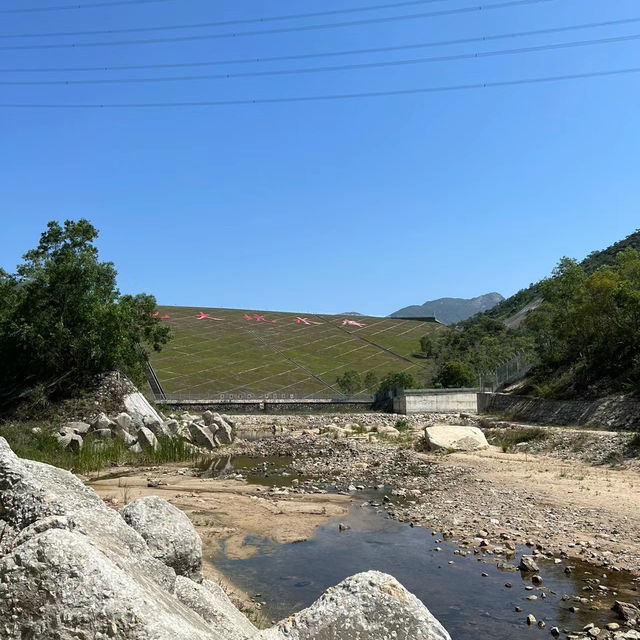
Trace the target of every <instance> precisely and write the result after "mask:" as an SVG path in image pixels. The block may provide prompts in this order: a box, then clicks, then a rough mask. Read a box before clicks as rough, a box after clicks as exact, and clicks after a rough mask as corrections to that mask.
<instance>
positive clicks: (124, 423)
mask: <svg viewBox="0 0 640 640" xmlns="http://www.w3.org/2000/svg"><path fill="white" fill-rule="evenodd" d="M116 423H117V425H118V426H119V427H120V428H121V429H123V430H124V431H127V432H128V433H135V431H136V428H135V426H134V424H133V420H132V419H131V416H130V415H129V414H128V413H119V414H118V415H117V417H116Z"/></svg>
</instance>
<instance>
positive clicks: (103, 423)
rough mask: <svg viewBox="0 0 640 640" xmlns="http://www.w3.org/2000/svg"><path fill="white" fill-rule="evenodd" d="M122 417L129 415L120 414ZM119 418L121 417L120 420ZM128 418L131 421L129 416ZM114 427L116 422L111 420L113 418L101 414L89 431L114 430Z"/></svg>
mask: <svg viewBox="0 0 640 640" xmlns="http://www.w3.org/2000/svg"><path fill="white" fill-rule="evenodd" d="M120 415H127V414H120ZM119 417H120V416H118V418H119ZM127 418H128V419H129V420H131V419H130V418H129V416H127ZM114 427H115V422H114V421H113V420H111V418H109V416H108V415H107V414H106V413H99V414H98V415H97V416H96V417H95V418H94V420H93V422H92V423H91V426H90V428H89V430H90V431H97V430H98V429H113V428H114Z"/></svg>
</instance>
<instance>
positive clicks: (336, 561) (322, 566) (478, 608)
mask: <svg viewBox="0 0 640 640" xmlns="http://www.w3.org/2000/svg"><path fill="white" fill-rule="evenodd" d="M288 463H289V460H288V459H277V458H264V459H262V458H261V459H257V458H247V457H238V459H234V458H230V459H226V460H225V461H224V463H218V468H217V469H210V470H209V471H208V472H206V473H208V475H209V477H215V475H216V474H217V473H218V472H219V473H221V474H224V473H226V474H229V473H234V472H242V473H243V475H244V477H246V478H247V479H248V480H249V482H252V483H255V482H257V481H259V482H260V483H262V484H263V485H269V486H275V487H279V488H282V487H286V486H290V485H291V482H292V480H294V479H295V478H296V476H295V474H289V473H288V472H287V471H286V469H287V467H288ZM221 469H224V471H222V470H221ZM265 469H268V471H267V472H266V473H265V472H264V470H265ZM372 496H374V497H375V499H377V500H378V501H379V502H381V501H382V498H383V493H382V492H374V491H369V492H358V493H357V494H356V495H355V496H354V497H355V501H354V503H353V504H352V506H351V508H350V510H349V512H348V514H347V515H345V516H344V517H342V518H340V519H339V520H329V521H328V522H327V523H326V524H324V525H323V526H320V527H317V528H316V530H315V532H314V535H313V537H312V538H311V539H309V540H307V541H304V542H298V543H293V544H277V543H275V542H273V541H271V540H268V539H262V538H256V537H253V536H249V537H247V538H246V540H245V542H246V544H250V545H252V546H254V547H256V548H257V552H256V553H255V554H254V555H252V556H251V557H248V558H243V559H236V558H230V557H227V555H226V553H225V548H224V544H223V545H222V546H221V549H220V552H219V553H217V554H216V555H215V556H212V557H210V558H208V560H209V561H211V562H212V563H214V564H215V566H216V567H217V568H218V569H219V570H221V571H222V572H223V573H224V574H225V575H226V576H227V577H228V578H229V579H230V580H231V581H233V582H234V583H235V584H237V585H238V586H239V587H241V588H242V589H244V590H245V591H246V592H247V593H248V594H249V595H251V596H254V599H255V600H256V601H257V602H261V603H264V604H263V611H264V613H265V615H266V616H267V618H268V619H269V620H273V621H275V620H280V619H282V618H285V617H287V616H289V615H290V614H292V613H294V612H296V611H299V610H300V609H303V608H305V607H307V606H309V605H310V604H311V603H312V602H314V601H315V600H316V599H317V598H318V597H319V596H320V595H321V594H322V592H323V591H324V590H325V589H327V588H329V587H331V586H333V585H336V584H337V583H338V582H340V581H341V580H343V579H344V578H346V577H348V576H350V575H353V574H354V573H358V572H360V571H367V570H370V569H377V570H380V571H384V572H386V573H389V574H391V575H393V576H394V577H395V578H396V579H397V580H399V581H400V582H401V583H402V584H403V585H404V586H405V587H406V588H407V589H408V590H409V591H411V592H412V593H414V594H415V595H416V596H417V597H418V598H420V600H422V602H424V603H425V605H426V606H427V607H428V608H429V609H430V610H431V612H432V613H433V614H434V615H435V616H436V617H437V618H438V619H439V620H440V621H441V622H442V624H443V625H444V626H445V627H446V628H447V630H448V631H449V633H450V634H451V636H452V638H453V639H454V640H457V639H460V640H462V639H464V640H511V639H513V638H520V637H523V635H524V634H525V633H527V634H536V635H538V637H543V636H544V637H549V629H550V628H551V627H553V626H557V627H559V628H560V629H561V630H567V631H578V630H582V628H583V627H584V626H585V625H586V624H588V623H590V622H593V623H595V624H596V626H599V627H601V628H602V627H604V625H605V624H607V623H608V622H613V621H615V620H616V615H615V614H614V613H613V612H612V611H611V610H610V608H611V605H612V604H613V602H614V600H617V599H619V600H624V601H627V602H628V601H634V600H636V599H637V598H638V592H637V591H636V589H637V583H634V582H633V581H632V578H631V576H630V575H629V574H627V573H624V572H613V571H609V572H607V571H606V570H604V569H602V568H598V567H592V566H590V565H584V564H579V563H577V562H574V561H573V560H572V561H570V562H569V561H564V560H563V561H562V563H561V564H554V562H553V561H552V560H545V559H541V560H536V561H537V563H538V565H539V567H540V575H541V576H542V578H543V580H544V583H543V585H542V586H534V585H533V584H532V582H531V574H521V573H520V572H519V571H513V570H511V571H509V570H504V569H500V568H498V562H501V563H505V562H507V563H509V564H510V563H514V562H515V563H516V564H517V561H518V559H519V557H520V555H521V554H523V553H531V550H530V549H527V547H522V548H518V549H517V551H516V556H515V557H511V558H508V559H507V560H505V558H504V557H500V556H495V555H491V554H477V555H474V553H473V551H472V550H471V551H470V550H460V548H459V547H458V546H456V545H455V544H454V543H453V542H452V541H445V540H443V539H442V536H441V535H439V534H437V533H435V532H432V531H430V530H428V529H426V528H423V527H418V526H416V527H411V526H410V525H409V524H406V523H400V522H397V521H394V520H392V519H390V518H389V517H388V516H387V515H386V513H385V512H384V510H382V509H380V508H376V507H373V506H370V505H369V501H371V500H372ZM341 523H342V524H343V525H345V526H346V527H348V529H346V530H341V528H340V527H339V525H340V524H341ZM461 553H462V554H467V555H460V554H461ZM567 564H570V566H571V567H572V570H571V573H570V574H567V573H565V567H566V566H567ZM507 583H508V584H509V585H510V586H506V585H507ZM533 596H535V599H533V598H532V597H533ZM528 598H532V599H528ZM580 598H581V599H582V601H578V600H577V599H580ZM518 607H519V608H520V609H521V610H520V611H518V610H517V609H516V608H518ZM570 607H577V608H578V610H577V611H576V612H571V611H570V610H569V609H570ZM528 614H533V615H534V616H535V618H536V619H537V620H538V621H544V622H545V624H546V627H545V628H544V629H541V628H539V627H538V626H535V625H534V626H532V627H527V624H526V617H527V615H528Z"/></svg>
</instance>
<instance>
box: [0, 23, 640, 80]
mask: <svg viewBox="0 0 640 640" xmlns="http://www.w3.org/2000/svg"><path fill="white" fill-rule="evenodd" d="M637 22H640V17H635V18H623V19H621V20H608V21H606V22H587V23H583V24H578V25H568V26H564V27H550V28H547V29H535V30H532V31H515V32H511V33H500V34H494V35H488V36H476V37H472V38H458V39H455V40H436V41H434V42H420V43H415V44H406V45H396V46H391V47H376V48H369V49H349V50H344V51H329V52H320V53H303V54H292V55H288V56H267V57H263V58H231V59H228V60H209V61H203V62H179V63H159V64H139V65H113V66H104V65H103V66H100V67H22V68H21V67H13V68H0V73H32V72H35V73H67V72H78V71H80V72H85V71H134V70H142V69H180V68H188V67H208V66H221V65H229V64H256V63H267V62H284V61H287V60H308V59H313V58H329V57H337V56H349V55H362V54H368V53H389V52H392V51H407V50H410V49H425V48H431V47H443V46H450V45H458V44H473V43H477V42H489V41H492V40H505V39H508V38H520V37H525V36H538V35H548V34H552V33H564V32H567V31H579V30H584V29H594V28H600V27H612V26H620V25H627V24H634V23H637Z"/></svg>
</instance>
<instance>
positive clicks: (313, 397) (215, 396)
mask: <svg viewBox="0 0 640 640" xmlns="http://www.w3.org/2000/svg"><path fill="white" fill-rule="evenodd" d="M374 399H375V397H374V396H372V395H367V394H356V395H342V396H337V395H335V394H333V395H331V394H321V393H318V394H305V395H303V394H295V393H275V392H274V393H209V394H207V393H164V394H163V395H162V396H158V397H156V400H157V401H158V402H167V403H169V404H171V403H172V402H193V403H195V402H203V403H209V402H210V403H220V404H222V403H238V404H248V403H252V402H270V401H271V402H313V401H318V402H323V403H329V402H335V403H341V404H344V403H349V402H361V403H373V402H374Z"/></svg>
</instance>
